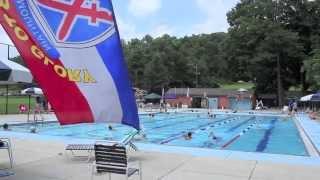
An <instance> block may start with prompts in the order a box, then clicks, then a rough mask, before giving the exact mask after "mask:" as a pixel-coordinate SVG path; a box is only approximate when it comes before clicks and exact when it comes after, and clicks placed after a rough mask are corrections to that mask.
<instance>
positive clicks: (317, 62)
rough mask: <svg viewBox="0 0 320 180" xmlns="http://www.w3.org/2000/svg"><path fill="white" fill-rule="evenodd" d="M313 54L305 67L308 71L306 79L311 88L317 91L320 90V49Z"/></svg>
mask: <svg viewBox="0 0 320 180" xmlns="http://www.w3.org/2000/svg"><path fill="white" fill-rule="evenodd" d="M311 54H312V56H311V57H310V59H308V60H307V61H305V63H304V66H305V68H306V69H307V73H306V78H307V80H308V82H310V84H311V87H310V88H311V89H312V90H314V91H316V90H319V89H320V49H316V50H314V51H313V52H312V53H311Z"/></svg>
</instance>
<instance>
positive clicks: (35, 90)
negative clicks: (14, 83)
mask: <svg viewBox="0 0 320 180" xmlns="http://www.w3.org/2000/svg"><path fill="white" fill-rule="evenodd" d="M21 94H23V95H29V104H28V121H29V115H30V104H31V102H30V97H31V95H43V91H42V89H40V88H37V87H30V88H27V89H24V90H22V91H21Z"/></svg>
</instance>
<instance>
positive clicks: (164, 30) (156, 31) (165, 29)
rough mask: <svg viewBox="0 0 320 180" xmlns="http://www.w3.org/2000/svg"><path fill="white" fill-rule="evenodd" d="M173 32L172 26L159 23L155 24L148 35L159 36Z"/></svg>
mask: <svg viewBox="0 0 320 180" xmlns="http://www.w3.org/2000/svg"><path fill="white" fill-rule="evenodd" d="M173 33H174V30H173V28H171V27H169V25H167V24H160V25H157V26H156V27H155V28H153V30H152V31H151V33H150V35H151V36H152V37H155V38H156V37H161V36H162V35H164V34H170V35H172V34H173Z"/></svg>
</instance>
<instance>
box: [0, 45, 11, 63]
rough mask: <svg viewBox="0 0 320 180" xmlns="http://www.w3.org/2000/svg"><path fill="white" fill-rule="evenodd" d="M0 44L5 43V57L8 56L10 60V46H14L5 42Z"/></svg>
mask: <svg viewBox="0 0 320 180" xmlns="http://www.w3.org/2000/svg"><path fill="white" fill-rule="evenodd" d="M0 44H1V45H5V46H7V48H8V49H7V57H8V60H10V47H14V46H13V45H11V44H6V43H0Z"/></svg>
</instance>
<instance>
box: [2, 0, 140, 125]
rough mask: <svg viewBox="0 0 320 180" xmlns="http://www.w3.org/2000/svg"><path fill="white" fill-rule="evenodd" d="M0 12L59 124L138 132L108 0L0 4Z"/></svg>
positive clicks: (9, 0) (27, 0)
mask: <svg viewBox="0 0 320 180" xmlns="http://www.w3.org/2000/svg"><path fill="white" fill-rule="evenodd" d="M0 12H1V13H0V16H1V17H0V23H1V25H2V26H3V27H4V29H5V30H6V32H7V33H8V35H9V36H10V38H11V39H12V41H13V42H14V44H15V45H16V46H17V48H18V50H19V52H20V54H21V56H22V57H23V59H24V61H25V63H26V64H27V66H28V67H29V69H30V70H31V72H32V74H33V76H34V78H35V79H36V80H37V82H38V83H39V85H40V86H41V88H42V89H43V92H44V94H45V95H46V96H47V98H48V100H49V102H50V104H51V105H52V107H53V109H54V111H55V113H56V115H57V117H58V119H59V121H60V123H61V124H63V125H65V124H75V123H92V122H118V123H123V124H126V125H130V126H133V127H134V128H136V129H139V119H138V115H137V107H136V102H135V98H134V95H133V89H132V87H131V85H130V81H129V78H128V72H127V68H126V64H125V61H124V58H123V53H122V48H121V42H120V38H119V34H118V30H117V26H116V22H115V16H114V13H113V8H112V3H111V0H54V1H53V0H0Z"/></svg>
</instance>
